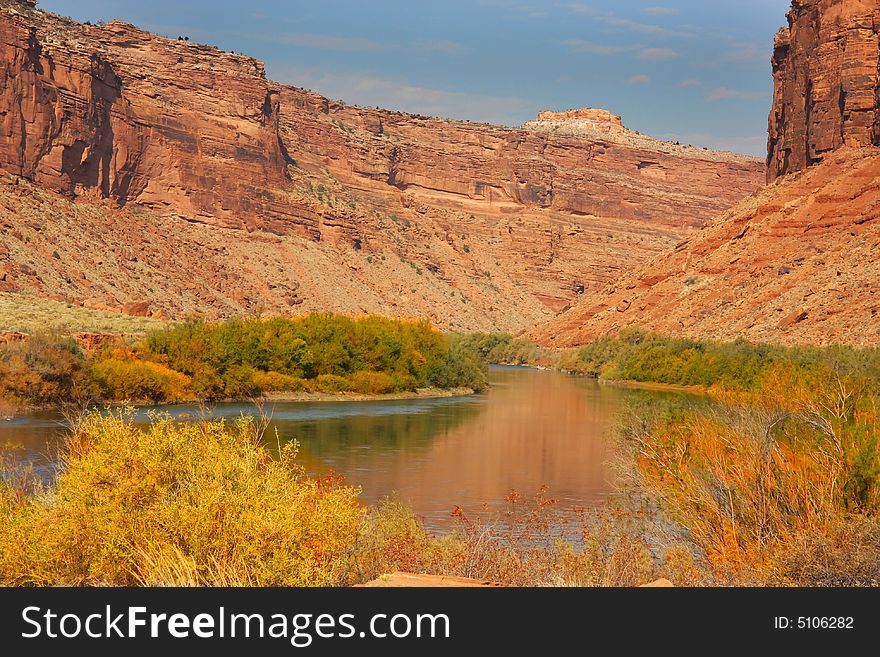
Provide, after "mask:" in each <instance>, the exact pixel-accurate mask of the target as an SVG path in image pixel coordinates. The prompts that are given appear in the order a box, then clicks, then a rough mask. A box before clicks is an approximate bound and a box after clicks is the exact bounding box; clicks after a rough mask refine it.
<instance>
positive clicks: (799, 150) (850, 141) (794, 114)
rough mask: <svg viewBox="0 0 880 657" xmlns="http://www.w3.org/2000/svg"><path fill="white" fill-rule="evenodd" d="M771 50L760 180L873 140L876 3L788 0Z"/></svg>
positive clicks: (877, 78) (878, 127)
mask: <svg viewBox="0 0 880 657" xmlns="http://www.w3.org/2000/svg"><path fill="white" fill-rule="evenodd" d="M788 23H789V25H788V27H786V28H783V29H781V30H780V31H779V32H778V33H777V35H776V40H775V44H774V52H773V79H774V83H775V91H774V95H773V109H772V111H771V113H770V125H769V128H770V130H769V132H770V134H769V144H768V159H767V163H768V170H767V176H768V180H771V181H772V180H774V179H775V178H777V177H778V176H782V175H785V174H786V173H790V172H792V171H800V170H801V169H804V168H806V167H808V166H810V165H812V164H816V163H817V162H820V161H822V160H823V159H824V158H825V157H826V156H827V154H828V153H830V152H832V151H834V150H836V149H837V148H840V147H841V146H845V145H846V146H855V147H862V146H871V145H878V144H880V112H878V107H880V102H878V100H880V47H878V44H880V4H878V2H877V0H795V1H794V2H792V8H791V11H790V12H789V14H788Z"/></svg>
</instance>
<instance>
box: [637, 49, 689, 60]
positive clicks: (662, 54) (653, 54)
mask: <svg viewBox="0 0 880 657" xmlns="http://www.w3.org/2000/svg"><path fill="white" fill-rule="evenodd" d="M678 57H679V54H678V53H677V52H676V51H675V50H673V49H672V48H645V49H644V50H643V51H642V52H640V53H639V54H638V55H636V59H643V60H647V61H653V62H660V61H669V60H670V59H677V58H678Z"/></svg>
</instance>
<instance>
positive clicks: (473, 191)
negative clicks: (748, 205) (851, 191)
mask: <svg viewBox="0 0 880 657" xmlns="http://www.w3.org/2000/svg"><path fill="white" fill-rule="evenodd" d="M0 90H2V91H0V169H3V170H5V171H6V172H8V174H9V178H8V180H7V182H6V183H4V184H3V185H0V197H3V195H4V194H6V195H7V198H6V199H5V202H4V199H3V198H0V230H2V231H3V233H2V236H3V237H2V241H0V244H2V245H5V247H4V248H5V252H6V253H5V255H4V253H3V252H0V268H3V269H2V271H0V277H3V276H5V278H3V280H2V281H0V288H2V289H6V290H10V291H18V292H33V293H36V294H47V295H52V296H54V297H58V298H63V299H65V300H69V301H73V302H76V303H85V304H87V305H94V306H96V307H113V308H120V309H123V308H129V309H131V310H132V311H136V312H139V313H144V312H149V313H162V314H163V315H165V316H169V317H176V316H180V315H181V313H188V312H199V313H202V314H205V315H207V316H209V317H215V316H227V315H230V314H236V313H239V312H243V311H248V312H253V311H254V310H255V309H263V310H266V311H267V312H268V311H271V312H301V311H304V310H309V309H316V308H325V309H329V310H357V309H363V310H368V311H377V312H389V313H394V314H401V313H406V314H412V315H418V316H428V317H432V318H433V319H434V320H435V321H437V322H438V323H440V324H441V325H443V326H445V327H457V328H485V329H493V328H494V329H504V330H518V329H521V328H524V327H526V326H528V325H529V324H531V323H534V322H536V321H540V320H542V319H546V318H548V317H549V316H550V315H551V314H552V313H554V312H555V311H558V310H560V309H561V308H563V307H565V306H566V305H568V304H569V303H571V302H572V301H573V300H574V299H575V298H576V297H577V296H578V295H579V294H582V293H584V292H585V291H586V290H590V289H597V288H599V287H601V286H603V285H604V284H605V283H607V282H608V281H609V280H611V279H613V278H614V277H616V276H618V275H619V274H620V272H621V271H623V270H625V269H626V268H628V267H630V266H632V265H635V264H639V263H643V262H645V261H646V260H647V259H648V258H649V257H650V256H652V255H655V254H657V253H659V252H661V251H662V250H663V249H664V248H665V247H667V246H669V245H671V244H674V243H675V242H676V241H678V240H680V239H681V237H683V236H684V235H686V234H687V233H689V232H690V231H692V230H693V229H695V228H696V227H699V226H700V225H702V224H703V222H704V221H705V220H707V219H708V218H709V217H711V216H713V215H714V214H716V213H718V212H719V211H721V210H723V209H725V208H727V207H729V206H730V205H731V204H732V203H733V202H735V201H736V200H738V199H739V198H742V197H743V196H744V195H746V194H747V193H749V192H751V191H753V190H754V189H755V188H756V187H757V186H758V185H759V184H760V180H761V178H762V177H763V165H762V163H760V162H758V161H756V160H755V159H752V158H746V157H742V156H734V155H732V154H718V153H714V152H712V151H707V150H703V149H694V148H687V147H680V146H676V145H672V144H666V143H664V142H657V141H655V140H652V139H650V138H648V137H644V136H641V135H639V136H638V139H635V138H633V137H632V136H633V135H635V133H630V131H627V130H625V129H624V128H623V127H622V124H620V121H619V119H615V118H614V117H613V115H610V114H608V113H603V111H599V110H589V111H585V110H580V111H577V112H574V113H569V115H568V116H566V115H562V116H560V115H547V114H545V115H543V117H544V118H543V119H540V120H538V121H537V122H535V124H534V125H532V124H527V125H526V126H524V127H523V128H521V129H506V128H499V127H496V126H489V125H484V124H473V123H468V122H462V121H446V120H442V119H435V118H427V117H421V116H413V115H408V114H402V113H399V112H391V111H386V110H379V109H375V110H373V109H368V108H360V107H353V106H349V105H345V104H343V103H341V102H335V101H331V100H328V99H326V98H323V97H321V96H319V95H317V94H314V93H311V92H309V91H306V90H303V89H298V88H295V87H289V86H284V85H280V84H276V83H274V82H271V81H269V80H267V79H266V77H265V73H264V69H263V65H262V64H261V63H260V62H258V61H256V60H254V59H252V58H250V57H246V56H242V55H235V54H231V53H225V52H222V51H220V50H217V49H216V48H212V47H209V46H204V45H199V44H195V43H192V42H187V41H183V40H170V39H165V38H161V37H158V36H155V35H153V34H149V33H147V32H144V31H142V30H139V29H137V28H136V27H134V26H132V25H128V24H125V23H121V22H118V21H113V22H111V23H108V24H107V25H82V24H79V23H75V22H73V21H70V20H68V19H65V18H61V17H58V16H54V15H52V14H48V13H45V12H42V11H39V10H38V9H35V8H33V7H32V6H30V5H29V4H28V3H23V2H20V1H18V0H0ZM609 117H611V118H609ZM548 121H549V122H550V123H552V124H553V126H554V129H553V130H548V129H546V127H547V122H548ZM584 122H588V123H590V124H592V125H593V126H594V127H596V126H600V125H605V126H614V129H609V130H605V131H603V130H599V133H598V134H592V133H591V134H587V133H584V132H582V131H580V132H579V130H580V127H582V126H583V124H584ZM566 123H567V124H568V125H569V126H574V127H573V128H571V129H568V130H566V129H565V128H564V125H565V124H566ZM578 126H580V127H578ZM618 128H619V129H618ZM18 179H22V180H24V181H29V182H32V183H34V185H36V187H31V186H28V185H27V184H19V183H18V182H17V180H18ZM42 190H48V191H51V192H52V193H54V194H57V195H60V196H63V197H65V198H66V199H67V201H63V200H62V199H60V198H58V199H53V198H49V197H45V196H44V195H42ZM70 201H72V202H73V203H69V202H70ZM34 203H36V205H33V204H34ZM4 204H5V207H6V210H5V211H4V210H3V206H4ZM50 210H51V212H54V213H56V214H54V215H48V214H47V212H48V211H50ZM57 213H66V214H63V215H59V214H57ZM24 216H27V217H29V219H28V220H27V221H24V220H23V219H22V217H24ZM4 225H5V227H4ZM199 226H202V227H203V228H205V229H206V230H202V228H200V227H199ZM85 234H88V235H90V236H91V238H92V239H95V240H97V242H98V243H100V245H101V247H100V248H101V249H104V251H103V252H101V254H99V255H96V253H95V249H94V248H89V249H87V250H83V249H82V248H81V247H79V250H78V249H77V246H78V244H79V243H80V241H81V240H82V239H83V236H84V235H85ZM48 237H51V239H52V243H54V244H55V246H54V247H53V248H52V251H54V252H57V253H58V254H59V256H61V260H59V259H58V258H52V257H51V252H50V253H49V254H44V253H43V251H44V250H45V249H46V248H47V244H48V242H47V241H46V239H47V238H48ZM131 244H143V245H144V247H143V248H147V249H152V250H148V251H147V252H145V253H143V254H138V253H137V252H136V248H134V251H133V248H132V246H130V245H131ZM270 244H275V245H278V244H283V247H279V248H277V249H275V250H274V251H273V252H272V253H269V252H268V251H272V248H269V247H267V245H270ZM148 245H152V246H148ZM209 245H210V246H209ZM243 245H245V246H247V247H248V248H252V249H253V250H254V252H255V253H261V254H262V255H263V256H264V257H265V258H267V259H268V260H267V262H266V263H264V264H263V265H260V266H253V267H250V268H249V267H248V266H246V265H245V264H244V263H243V261H233V262H222V261H223V259H224V258H231V257H233V256H235V257H238V256H237V255H236V254H237V253H238V251H239V250H240V249H242V248H244V247H243ZM206 249H207V250H208V253H206ZM267 249H268V251H267ZM147 253H149V254H151V255H149V256H148V255H147ZM46 255H48V256H49V257H48V258H46V257H45V256H46ZM132 258H135V259H136V260H132ZM99 260H100V263H99V262H98V261H99ZM207 262H212V263H213V265H212V266H213V267H214V269H211V270H210V271H209V270H208V269H206V267H205V263H207ZM110 263H137V265H136V266H133V265H132V266H129V265H124V266H122V267H116V268H115V269H114V268H113V267H112V266H110ZM270 263H271V264H270ZM392 264H394V266H397V265H400V266H401V267H402V269H399V270H398V272H397V273H392V271H391V270H392ZM313 267H320V269H313ZM352 268H357V270H355V269H352ZM129 269H130V270H131V271H130V272H128V273H126V272H127V271H128V270H129ZM74 270H80V271H81V272H82V275H81V276H71V275H70V274H69V273H68V272H70V271H74ZM353 271H357V272H358V273H357V274H354V273H352V272H353ZM3 272H5V273H3ZM135 272H136V273H135ZM169 272H174V274H173V275H172V274H170V273H169ZM114 277H120V278H118V279H117V280H114ZM131 277H134V278H131ZM146 280H152V281H153V282H152V283H151V284H147V283H145V282H144V281H146ZM462 298H463V299H464V300H463V301H461V299H462ZM145 301H149V302H150V304H149V305H148V306H146V305H144V303H143V302H145ZM513 303H515V304H516V308H512V307H511V304H513ZM446 313H449V315H448V316H445V314H446Z"/></svg>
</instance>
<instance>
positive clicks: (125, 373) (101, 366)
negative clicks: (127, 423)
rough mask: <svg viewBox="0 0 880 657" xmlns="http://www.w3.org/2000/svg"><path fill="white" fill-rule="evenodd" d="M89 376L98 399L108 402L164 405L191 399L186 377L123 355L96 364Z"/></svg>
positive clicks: (188, 382)
mask: <svg viewBox="0 0 880 657" xmlns="http://www.w3.org/2000/svg"><path fill="white" fill-rule="evenodd" d="M91 374H92V380H93V381H94V384H95V387H96V388H97V390H98V392H99V394H100V396H101V397H102V398H103V399H106V400H109V401H138V402H139V401H149V402H167V401H177V400H180V399H186V398H189V397H192V393H191V392H190V389H191V386H190V384H191V382H192V380H191V379H190V377H188V376H187V375H185V374H181V373H180V372H176V371H174V370H172V369H171V368H169V367H167V366H165V365H162V364H161V363H154V362H151V361H145V360H138V359H137V358H135V357H133V356H131V355H130V354H127V353H124V352H119V351H117V352H115V353H114V354H112V355H111V356H109V357H107V358H103V359H101V360H99V361H98V362H96V363H95V364H94V365H92V370H91Z"/></svg>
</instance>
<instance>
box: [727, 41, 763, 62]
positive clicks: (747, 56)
mask: <svg viewBox="0 0 880 657" xmlns="http://www.w3.org/2000/svg"><path fill="white" fill-rule="evenodd" d="M734 48H735V49H734V50H731V51H729V52H728V53H726V54H725V55H724V59H725V61H728V62H755V63H759V64H766V63H767V62H769V61H770V48H769V47H768V46H766V45H757V44H752V45H742V44H738V45H735V46H734Z"/></svg>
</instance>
